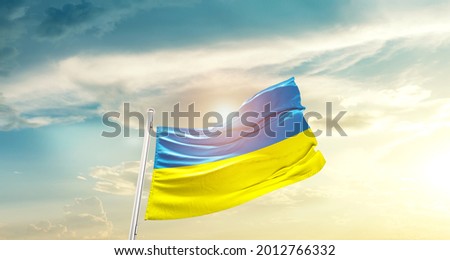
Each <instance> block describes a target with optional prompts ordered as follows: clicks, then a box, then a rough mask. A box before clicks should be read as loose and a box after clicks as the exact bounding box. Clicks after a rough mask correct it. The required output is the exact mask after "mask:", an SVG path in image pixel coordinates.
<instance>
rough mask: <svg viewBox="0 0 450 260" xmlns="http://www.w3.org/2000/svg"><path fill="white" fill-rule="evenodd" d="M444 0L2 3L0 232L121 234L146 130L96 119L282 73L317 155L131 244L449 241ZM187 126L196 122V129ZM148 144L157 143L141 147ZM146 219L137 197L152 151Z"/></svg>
mask: <svg viewBox="0 0 450 260" xmlns="http://www.w3.org/2000/svg"><path fill="white" fill-rule="evenodd" d="M448 13H450V3H449V2H448V1H424V0H413V1H396V0H391V1H384V0H379V1H375V0H369V1H350V0H344V1H328V0H323V1H315V0H314V1H313V0H303V1H288V0H286V1H268V0H267V1H256V0H243V1H234V0H218V1H196V0H192V1H191V0H189V1H176V0H169V1H156V0H135V1H124V0H119V1H106V0H98V1H94V0H92V1H50V0H49V1H31V0H22V1H17V0H14V1H12V0H0V35H1V37H0V179H1V181H0V205H1V207H0V239H126V238H127V237H128V231H129V225H130V220H131V211H132V205H133V200H134V190H135V182H136V178H137V173H138V169H139V159H140V152H141V146H142V141H143V140H142V138H141V137H139V134H138V130H137V128H138V122H137V120H136V119H132V121H131V125H130V127H131V128H132V129H131V134H130V136H129V137H126V136H124V134H123V131H122V132H121V135H119V136H117V137H113V138H107V137H104V136H102V132H104V131H111V128H110V127H108V126H106V125H104V124H103V123H102V116H103V115H104V114H105V113H107V112H111V111H117V112H120V113H121V117H120V118H118V119H117V122H118V123H120V124H121V129H122V130H123V128H124V124H123V119H124V117H123V116H122V115H123V111H124V103H129V104H130V108H131V110H132V111H140V112H144V111H146V110H147V109H148V108H150V107H152V108H155V109H156V111H157V112H156V118H155V120H156V121H155V124H156V125H160V124H161V116H160V115H161V112H162V111H172V110H173V106H174V105H175V104H176V103H180V107H181V108H182V109H187V106H188V105H189V104H191V103H195V106H196V108H197V109H198V110H199V111H201V112H202V113H206V112H208V111H219V112H221V113H223V114H226V113H227V112H231V111H234V110H236V109H238V108H239V106H240V105H241V104H242V102H244V101H245V100H246V99H248V98H250V97H252V96H253V95H254V94H255V93H257V92H258V91H260V90H262V89H264V88H266V87H268V86H271V85H273V84H276V83H278V82H281V81H283V80H286V79H288V78H290V77H292V76H294V77H295V78H296V82H297V84H298V85H299V88H300V91H301V95H302V102H303V105H304V106H305V107H306V111H305V112H308V111H315V112H319V113H321V114H322V115H325V114H326V104H327V103H328V102H331V104H332V106H333V109H332V116H336V115H337V114H338V113H339V112H340V111H346V112H345V115H344V116H343V117H342V119H341V120H340V121H339V123H340V125H341V126H342V128H343V130H344V131H345V133H346V136H342V135H340V134H339V132H337V131H336V129H332V131H331V133H330V134H325V129H326V127H327V121H326V119H325V118H322V119H315V120H314V119H313V118H312V119H311V120H310V125H311V128H313V129H314V130H317V129H320V130H324V132H323V133H322V134H321V135H319V136H317V139H318V143H319V145H318V147H317V148H318V149H319V150H320V151H321V152H322V153H323V154H324V156H325V158H326V160H327V164H326V165H325V167H324V169H323V170H322V171H321V172H320V173H319V174H317V175H315V176H314V177H312V178H309V179H307V180H305V181H302V182H299V183H296V184H293V185H290V186H288V187H286V188H282V189H279V190H277V191H274V192H272V193H270V194H268V195H265V196H262V197H260V198H258V199H255V200H253V201H251V202H249V203H246V204H243V205H240V206H238V207H235V208H232V209H229V210H225V211H222V212H218V213H214V214H210V215H206V216H202V217H196V218H189V219H182V220H170V221H144V220H143V215H142V214H141V217H140V219H139V229H138V239H450V206H449V205H450V189H449V187H450V176H449V174H450V167H449V166H448V163H447V160H448V157H449V155H450V138H449V137H448V131H449V130H450V88H449V86H448V84H449V79H450V78H449V75H450V69H449V68H450V17H449V16H448ZM196 126H200V125H199V121H196ZM153 143H154V142H153ZM153 149H154V147H153V145H152V146H151V149H150V156H149V164H148V171H147V172H148V174H147V175H146V182H145V186H144V194H143V199H142V203H141V213H143V212H144V211H145V210H144V209H145V205H146V202H147V198H148V190H149V180H150V178H151V176H150V175H151V167H152V159H153Z"/></svg>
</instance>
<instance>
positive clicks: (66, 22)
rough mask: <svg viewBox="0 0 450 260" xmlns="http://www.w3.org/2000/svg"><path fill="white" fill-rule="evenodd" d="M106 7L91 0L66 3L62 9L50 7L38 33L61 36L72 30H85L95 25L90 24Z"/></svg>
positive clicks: (55, 36) (41, 35) (48, 36)
mask: <svg viewBox="0 0 450 260" xmlns="http://www.w3.org/2000/svg"><path fill="white" fill-rule="evenodd" d="M104 11H105V10H104V9H102V8H100V7H97V6H94V5H93V4H92V3H90V2H85V1H82V2H81V3H79V4H65V5H64V6H63V7H62V8H61V9H58V8H54V7H50V8H48V9H47V10H46V12H45V13H46V17H45V19H44V20H43V21H42V22H41V23H40V25H39V26H38V35H39V36H40V37H46V38H61V37H63V36H65V35H67V34H69V33H71V31H76V32H80V33H81V32H85V31H86V30H89V29H91V28H92V27H93V26H94V25H92V24H89V23H91V22H92V21H94V20H95V19H96V18H97V17H99V16H100V15H102V14H103V13H104Z"/></svg>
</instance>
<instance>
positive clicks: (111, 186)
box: [90, 162, 152, 195]
mask: <svg viewBox="0 0 450 260" xmlns="http://www.w3.org/2000/svg"><path fill="white" fill-rule="evenodd" d="M151 165H152V163H151V162H149V163H148V164H147V172H148V170H149V169H150V167H151ZM138 173H139V162H124V163H122V164H120V165H118V166H113V167H108V166H97V167H95V168H93V169H92V170H91V172H90V176H91V177H92V178H93V179H94V180H96V183H95V187H94V190H96V191H100V192H105V193H110V194H116V195H133V194H134V193H135V192H136V181H137V177H138ZM147 176H150V175H149V174H147Z"/></svg>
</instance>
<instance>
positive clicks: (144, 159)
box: [129, 108, 155, 240]
mask: <svg viewBox="0 0 450 260" xmlns="http://www.w3.org/2000/svg"><path fill="white" fill-rule="evenodd" d="M154 112H155V110H154V109H152V108H150V109H149V110H148V111H147V115H148V118H147V125H146V127H145V131H144V132H145V133H144V143H143V145H142V153H141V165H140V170H139V176H138V180H137V183H136V195H135V197H134V207H133V215H132V217H131V227H130V236H129V239H130V240H135V239H136V235H137V226H138V219H139V205H140V203H141V197H142V186H143V185H144V176H145V168H146V164H147V157H148V148H149V146H150V131H151V129H153V113H154Z"/></svg>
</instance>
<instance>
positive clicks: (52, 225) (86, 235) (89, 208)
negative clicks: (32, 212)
mask: <svg viewBox="0 0 450 260" xmlns="http://www.w3.org/2000/svg"><path fill="white" fill-rule="evenodd" d="M112 229H113V225H112V223H111V221H110V220H108V218H107V216H106V213H105V211H104V209H103V204H102V202H101V200H100V199H99V198H96V197H91V198H87V199H81V198H76V199H75V200H74V203H73V204H68V205H66V206H65V207H64V216H63V217H62V218H61V219H57V220H52V221H49V220H46V221H41V222H38V223H36V224H31V225H29V228H28V232H27V233H28V234H27V236H28V238H34V239H107V238H108V237H109V236H110V235H111V234H112Z"/></svg>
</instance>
